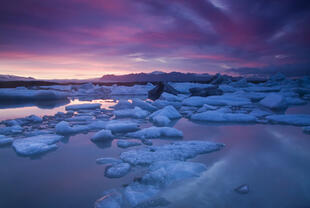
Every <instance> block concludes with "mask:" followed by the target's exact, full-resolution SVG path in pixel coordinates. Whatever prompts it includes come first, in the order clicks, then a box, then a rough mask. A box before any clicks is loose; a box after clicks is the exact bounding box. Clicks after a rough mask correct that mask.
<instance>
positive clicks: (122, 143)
mask: <svg viewBox="0 0 310 208" xmlns="http://www.w3.org/2000/svg"><path fill="white" fill-rule="evenodd" d="M139 145H141V143H140V142H133V141H127V140H124V139H119V140H118V141H117V146H118V147H120V148H128V147H133V146H139Z"/></svg>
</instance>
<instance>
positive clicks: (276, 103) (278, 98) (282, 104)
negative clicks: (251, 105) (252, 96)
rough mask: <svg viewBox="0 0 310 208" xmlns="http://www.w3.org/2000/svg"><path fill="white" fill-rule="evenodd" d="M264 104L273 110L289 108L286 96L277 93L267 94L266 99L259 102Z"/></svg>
mask: <svg viewBox="0 0 310 208" xmlns="http://www.w3.org/2000/svg"><path fill="white" fill-rule="evenodd" d="M259 103H260V104H261V105H262V106H264V107H266V108H270V109H272V110H284V109H286V108H287V103H286V101H285V98H284V97H283V96H282V95H280V94H276V93H271V94H269V95H267V96H266V97H265V98H264V99H262V100H261V101H260V102H259Z"/></svg>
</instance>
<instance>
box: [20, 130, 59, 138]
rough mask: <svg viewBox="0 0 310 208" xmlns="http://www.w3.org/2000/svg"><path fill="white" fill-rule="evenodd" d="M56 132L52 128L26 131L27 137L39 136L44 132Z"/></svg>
mask: <svg viewBox="0 0 310 208" xmlns="http://www.w3.org/2000/svg"><path fill="white" fill-rule="evenodd" d="M53 133H54V132H53V131H51V130H34V131H31V132H25V133H24V135H25V136H26V137H32V136H38V135H42V134H53Z"/></svg>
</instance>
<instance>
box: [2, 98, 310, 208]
mask: <svg viewBox="0 0 310 208" xmlns="http://www.w3.org/2000/svg"><path fill="white" fill-rule="evenodd" d="M78 102H79V101H74V103H78ZM94 102H101V103H104V106H103V107H108V106H109V105H113V104H114V103H113V102H112V101H111V100H107V101H98V100H97V101H94ZM111 102H112V103H111ZM308 107H309V106H301V107H296V108H293V109H291V110H289V111H288V112H289V113H306V112H307V111H308V110H309V108H308ZM28 108H31V110H29V111H28ZM28 108H27V111H26V110H25V108H12V109H11V110H10V111H9V112H11V113H9V114H4V112H8V111H6V110H7V109H5V111H4V110H3V111H2V112H1V111H0V115H1V118H0V120H3V119H6V118H14V117H23V116H26V115H27V114H28V113H29V114H31V113H35V114H39V115H45V114H48V113H44V112H49V113H50V114H54V113H55V112H57V111H62V110H63V109H64V106H59V107H56V108H54V109H48V110H46V109H41V110H42V114H41V111H40V113H37V112H38V111H37V109H36V108H37V107H28ZM22 109H24V110H22ZM29 114H28V115H29ZM175 127H176V128H178V129H180V130H182V131H183V133H184V138H183V140H208V141H215V142H221V143H224V144H226V146H225V148H223V149H222V150H221V151H219V152H214V153H210V154H207V155H202V156H199V157H197V158H195V159H193V160H192V161H199V162H203V163H205V164H206V165H207V166H208V168H209V170H208V171H206V172H205V174H204V175H203V176H202V177H200V178H199V179H195V180H191V181H187V182H183V183H182V184H177V185H175V186H174V187H172V188H170V189H168V190H166V191H165V192H163V193H162V194H163V195H164V196H165V197H166V198H167V199H168V200H169V201H170V202H171V207H184V208H185V207H187V208H188V207H199V208H200V207H201V208H202V207H292V208H295V207H296V208H298V207H300V208H305V207H310V151H309V150H310V136H309V135H306V134H303V133H302V131H301V128H300V127H292V126H280V125H259V124H256V125H211V124H204V125H203V124H196V123H193V122H190V121H188V120H186V119H181V120H179V121H178V122H177V123H176V125H175ZM92 134H94V133H89V134H80V135H76V136H72V137H70V138H69V139H67V140H64V141H62V143H59V148H58V149H57V150H56V151H54V152H49V153H48V154H46V155H43V156H42V157H41V158H36V159H29V158H24V157H19V156H17V155H16V154H15V152H14V151H13V150H12V148H11V147H4V148H0V164H1V168H0V208H20V207H25V208H28V207H31V208H42V207H44V208H55V207H57V208H69V207H75V208H88V207H93V204H94V202H95V200H96V199H98V198H100V197H101V193H102V192H103V191H104V190H107V189H110V188H116V187H121V186H122V185H124V184H128V183H130V182H131V181H132V180H133V178H134V177H135V176H139V175H141V171H139V170H138V169H136V170H133V171H132V172H131V173H130V174H129V175H127V176H126V177H123V178H120V179H108V178H106V177H104V170H105V166H103V165H97V164H96V163H95V160H96V159H97V158H99V157H113V156H115V157H117V156H118V155H119V154H120V152H122V151H124V150H123V149H120V148H118V147H117V146H116V140H114V141H113V142H112V143H106V144H102V145H101V146H97V145H95V144H94V143H92V142H91V141H90V137H91V136H92ZM153 142H154V144H155V145H156V144H162V143H168V142H171V140H169V141H165V140H153ZM241 184H248V185H249V188H250V192H249V194H247V195H240V194H237V193H236V192H234V191H233V189H234V188H236V187H238V186H239V185H241Z"/></svg>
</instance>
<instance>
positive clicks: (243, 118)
mask: <svg viewBox="0 0 310 208" xmlns="http://www.w3.org/2000/svg"><path fill="white" fill-rule="evenodd" d="M191 119H192V120H196V121H209V122H256V117H255V116H253V115H249V114H244V113H221V112H219V111H207V112H203V113H196V114H193V115H192V116H191Z"/></svg>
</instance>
